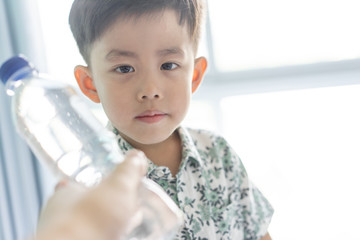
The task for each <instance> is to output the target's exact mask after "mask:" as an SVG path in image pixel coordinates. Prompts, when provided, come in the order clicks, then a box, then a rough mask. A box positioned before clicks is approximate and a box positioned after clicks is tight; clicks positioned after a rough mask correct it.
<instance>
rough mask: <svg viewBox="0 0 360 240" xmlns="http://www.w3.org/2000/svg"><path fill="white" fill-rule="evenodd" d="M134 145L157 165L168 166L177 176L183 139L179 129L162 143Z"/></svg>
mask: <svg viewBox="0 0 360 240" xmlns="http://www.w3.org/2000/svg"><path fill="white" fill-rule="evenodd" d="M134 147H135V148H137V149H139V150H141V151H143V152H144V153H145V155H146V157H147V158H149V159H150V160H151V161H152V162H153V163H154V164H156V165H157V166H165V167H168V168H169V169H170V172H171V174H172V175H173V176H174V177H175V176H176V174H177V172H178V171H179V166H180V163H181V157H182V147H181V139H180V136H179V134H178V132H177V131H175V132H174V133H173V134H172V135H171V136H170V137H169V138H168V139H166V140H165V141H163V142H161V143H157V144H152V145H139V146H134Z"/></svg>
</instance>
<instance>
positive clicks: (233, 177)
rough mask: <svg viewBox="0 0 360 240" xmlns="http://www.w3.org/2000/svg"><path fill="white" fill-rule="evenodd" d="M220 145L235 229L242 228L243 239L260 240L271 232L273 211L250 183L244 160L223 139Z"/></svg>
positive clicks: (219, 141)
mask: <svg viewBox="0 0 360 240" xmlns="http://www.w3.org/2000/svg"><path fill="white" fill-rule="evenodd" d="M218 143H220V144H221V145H222V147H221V148H222V149H223V151H222V155H223V156H222V161H223V167H224V169H225V172H226V174H227V179H228V191H229V194H230V197H229V199H230V200H231V205H232V209H233V211H234V215H235V220H234V221H233V223H232V224H233V225H234V226H233V228H236V227H238V228H242V231H241V232H242V233H243V234H244V239H253V240H255V239H261V238H262V237H263V236H264V235H266V233H267V232H268V227H269V224H270V221H271V218H272V215H273V212H274V210H273V208H272V206H271V204H270V203H269V201H268V200H267V199H266V198H265V197H264V195H263V194H262V193H261V192H260V190H259V189H258V188H257V187H256V186H255V185H254V184H253V183H252V182H251V181H250V179H249V177H248V174H247V172H246V169H245V167H244V165H243V163H242V161H241V159H240V158H239V156H238V155H237V153H236V152H235V151H234V150H233V149H232V147H231V146H230V145H229V144H228V143H227V142H226V140H225V139H223V138H221V137H220V138H219V139H218Z"/></svg>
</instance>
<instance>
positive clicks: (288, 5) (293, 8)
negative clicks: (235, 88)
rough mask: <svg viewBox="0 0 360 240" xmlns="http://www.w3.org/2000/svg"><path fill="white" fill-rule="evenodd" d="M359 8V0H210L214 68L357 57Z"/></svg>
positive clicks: (358, 54) (293, 63)
mask: <svg viewBox="0 0 360 240" xmlns="http://www.w3.org/2000/svg"><path fill="white" fill-rule="evenodd" d="M230 6H231V7H230ZM358 9H360V2H359V1H358V0H344V1H343V0H332V1H328V0H293V1H288V0H271V1H267V0H240V1H239V0H223V1H214V0H210V1H209V14H210V21H211V22H210V23H211V31H212V37H213V41H212V42H213V46H214V59H215V63H216V67H217V68H218V69H219V70H220V71H241V70H246V69H256V68H271V67H279V66H284V65H298V64H310V63H316V62H328V61H339V60H345V59H355V58H359V57H360V45H359V42H360V31H358V28H359V26H358V23H359V22H360V15H359V14H358Z"/></svg>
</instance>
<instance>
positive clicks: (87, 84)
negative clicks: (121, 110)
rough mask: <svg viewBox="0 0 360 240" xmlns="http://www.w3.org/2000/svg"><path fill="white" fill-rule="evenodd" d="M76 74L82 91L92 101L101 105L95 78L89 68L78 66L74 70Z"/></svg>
mask: <svg viewBox="0 0 360 240" xmlns="http://www.w3.org/2000/svg"><path fill="white" fill-rule="evenodd" d="M74 74H75V78H76V81H77V83H78V85H79V87H80V89H81V91H82V92H83V93H84V94H85V96H87V97H88V98H89V99H91V101H93V102H96V103H99V102H100V98H99V95H98V94H97V90H96V87H95V85H94V81H93V78H92V77H91V73H90V70H89V68H88V67H85V66H81V65H78V66H76V67H75V69H74Z"/></svg>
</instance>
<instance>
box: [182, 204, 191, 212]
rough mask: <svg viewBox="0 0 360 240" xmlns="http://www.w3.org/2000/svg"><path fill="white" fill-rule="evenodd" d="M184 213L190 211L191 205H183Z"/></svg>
mask: <svg viewBox="0 0 360 240" xmlns="http://www.w3.org/2000/svg"><path fill="white" fill-rule="evenodd" d="M184 211H185V213H189V212H190V211H191V207H190V206H189V205H187V206H185V207H184Z"/></svg>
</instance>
